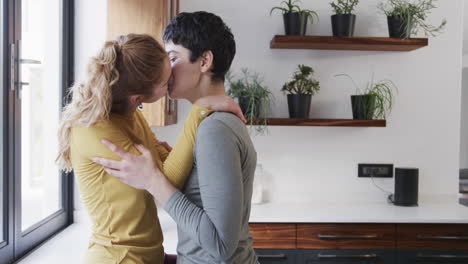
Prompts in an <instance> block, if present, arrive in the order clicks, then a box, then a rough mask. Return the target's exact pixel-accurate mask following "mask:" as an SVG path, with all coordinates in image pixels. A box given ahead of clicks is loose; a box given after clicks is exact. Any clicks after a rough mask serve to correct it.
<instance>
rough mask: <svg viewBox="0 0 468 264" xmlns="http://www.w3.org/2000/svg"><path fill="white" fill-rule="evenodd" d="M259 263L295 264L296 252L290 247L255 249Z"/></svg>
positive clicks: (296, 261)
mask: <svg viewBox="0 0 468 264" xmlns="http://www.w3.org/2000/svg"><path fill="white" fill-rule="evenodd" d="M255 252H256V254H257V257H258V262H260V264H296V263H299V262H298V260H297V252H296V251H295V250H290V249H256V250H255Z"/></svg>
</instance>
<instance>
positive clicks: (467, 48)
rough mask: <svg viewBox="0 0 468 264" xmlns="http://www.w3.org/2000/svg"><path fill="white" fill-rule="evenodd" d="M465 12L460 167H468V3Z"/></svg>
mask: <svg viewBox="0 0 468 264" xmlns="http://www.w3.org/2000/svg"><path fill="white" fill-rule="evenodd" d="M463 10H464V12H463V72H462V105H461V132H460V168H468V91H467V89H468V4H466V3H465V7H464V9H463Z"/></svg>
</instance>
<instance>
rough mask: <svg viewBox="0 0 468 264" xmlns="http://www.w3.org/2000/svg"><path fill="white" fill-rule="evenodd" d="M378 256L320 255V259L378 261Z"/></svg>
mask: <svg viewBox="0 0 468 264" xmlns="http://www.w3.org/2000/svg"><path fill="white" fill-rule="evenodd" d="M378 257H379V256H378V255H377V254H362V255H324V254H318V258H319V259H376V258H378Z"/></svg>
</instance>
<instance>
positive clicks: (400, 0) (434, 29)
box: [379, 0, 447, 38]
mask: <svg viewBox="0 0 468 264" xmlns="http://www.w3.org/2000/svg"><path fill="white" fill-rule="evenodd" d="M436 1H437V0H415V1H413V2H410V1H408V0H387V3H380V5H379V8H380V10H382V11H383V12H384V13H385V15H387V16H389V17H394V18H397V19H398V20H400V21H401V22H402V27H404V31H405V32H406V33H405V35H406V37H407V38H408V37H410V36H411V34H418V32H419V30H422V31H423V32H424V34H425V35H426V36H433V37H434V36H436V35H437V34H439V33H441V32H442V31H443V29H444V28H445V26H446V24H447V20H446V19H444V20H442V22H441V23H440V25H438V26H433V25H430V24H428V23H427V22H426V19H427V16H428V15H429V14H430V12H431V10H432V9H434V8H436V6H435V4H434V3H435V2H436Z"/></svg>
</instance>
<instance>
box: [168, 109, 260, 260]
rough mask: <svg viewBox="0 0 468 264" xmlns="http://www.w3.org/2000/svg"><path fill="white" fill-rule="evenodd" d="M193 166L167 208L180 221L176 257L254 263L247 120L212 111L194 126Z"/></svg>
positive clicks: (253, 162) (251, 166) (253, 161)
mask: <svg viewBox="0 0 468 264" xmlns="http://www.w3.org/2000/svg"><path fill="white" fill-rule="evenodd" d="M194 156H195V158H194V167H193V170H192V172H191V175H190V176H189V179H188V181H187V183H186V185H185V187H184V189H183V193H182V192H180V191H177V192H175V193H174V194H173V195H172V196H171V197H170V198H169V200H168V202H167V203H166V205H165V207H164V208H165V210H166V211H167V212H168V213H169V215H170V216H171V217H172V218H173V219H174V220H175V222H176V223H177V226H178V239H179V240H178V245H177V255H178V260H177V263H179V264H184V263H200V264H211V263H213V264H214V263H216V264H218V263H233V264H237V263H239V264H240V263H242V264H252V263H257V257H256V255H255V252H254V250H253V249H252V237H251V236H250V234H249V225H248V222H249V217H250V202H251V198H252V184H253V178H254V173H255V166H256V162H257V153H256V152H255V149H254V147H253V144H252V141H251V140H250V137H249V135H248V133H247V129H246V127H245V125H244V124H243V123H242V122H241V121H240V120H239V119H238V118H237V117H236V116H234V115H232V114H228V113H214V114H212V115H211V116H209V117H208V118H206V119H205V120H204V121H203V122H202V123H201V124H200V127H199V128H198V132H197V138H196V143H195V155H194Z"/></svg>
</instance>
